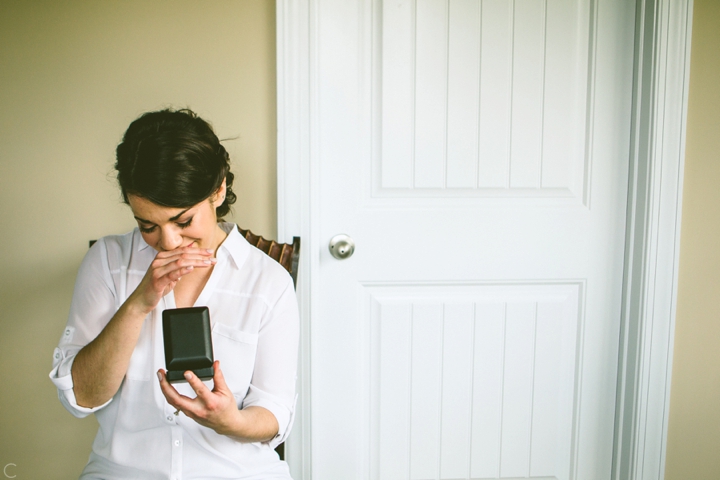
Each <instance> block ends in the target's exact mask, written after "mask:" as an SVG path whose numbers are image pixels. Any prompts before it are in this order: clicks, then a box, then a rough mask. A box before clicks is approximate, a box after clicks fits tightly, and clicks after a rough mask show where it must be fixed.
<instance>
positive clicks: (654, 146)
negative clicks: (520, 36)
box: [276, 0, 693, 480]
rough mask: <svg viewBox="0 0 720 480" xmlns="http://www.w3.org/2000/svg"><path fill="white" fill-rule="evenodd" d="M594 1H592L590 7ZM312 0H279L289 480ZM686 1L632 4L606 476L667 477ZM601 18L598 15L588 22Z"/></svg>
mask: <svg viewBox="0 0 720 480" xmlns="http://www.w3.org/2000/svg"><path fill="white" fill-rule="evenodd" d="M600 1H601V0H591V8H594V9H597V8H598V4H599V2H600ZM317 3H318V0H277V1H276V28H277V32H276V34H277V38H276V42H277V128H278V130H277V132H278V133H277V135H278V136H277V196H278V197H277V198H278V212H277V213H278V239H279V240H280V241H287V240H289V239H291V238H292V236H293V235H300V237H301V238H302V241H303V249H302V250H301V252H300V255H301V260H300V265H301V267H300V271H299V273H298V292H297V293H298V302H299V305H300V318H301V335H300V351H301V355H300V361H299V371H298V393H299V402H298V411H297V413H296V416H295V426H294V429H293V432H292V434H291V436H290V439H289V440H288V442H287V448H286V458H287V460H288V463H289V464H290V469H291V472H292V474H293V478H296V479H298V480H300V479H303V480H309V479H310V478H311V477H312V449H311V448H310V447H311V445H312V432H311V428H310V427H311V423H310V420H311V398H310V391H311V389H310V386H311V379H310V371H311V359H310V356H309V352H310V343H311V339H312V331H311V312H313V311H317V309H316V308H315V303H316V301H315V300H314V297H315V296H314V295H312V292H313V291H317V287H318V285H317V278H316V277H314V276H313V275H312V273H313V272H314V271H317V268H318V267H319V258H320V250H321V249H322V247H323V245H322V244H321V243H320V242H321V241H322V239H319V238H318V234H317V231H316V229H315V228H314V227H313V222H312V220H314V219H315V218H316V217H317V214H318V211H319V209H318V206H319V200H318V194H317V192H318V188H317V185H316V179H317V176H316V173H317V171H318V165H317V159H316V156H315V155H316V152H317V134H318V132H317V125H318V121H317V118H316V112H317V108H315V107H316V101H317V98H318V95H317V92H316V91H315V88H316V87H315V84H314V83H313V82H314V79H315V77H316V71H315V70H314V68H315V67H316V66H317V61H316V60H317V38H316V36H315V35H316V32H317V28H315V27H316V25H317ZM692 7H693V0H637V9H636V28H635V55H634V79H633V104H632V127H631V128H632V132H631V142H630V147H631V148H630V158H629V160H630V168H629V185H628V205H627V225H626V239H625V263H624V279H623V303H622V318H621V331H620V348H619V352H620V353H619V361H618V384H617V400H616V418H615V440H614V446H613V465H612V478H613V479H616V480H620V479H622V480H626V479H627V480H635V479H638V480H639V479H658V480H661V479H662V478H663V477H664V472H665V454H666V444H667V426H668V415H669V400H670V379H671V373H672V357H673V343H674V342H673V340H674V331H675V311H676V298H677V278H678V257H679V245H680V242H679V240H680V217H681V211H682V184H683V169H684V159H685V127H686V112H687V95H688V80H689V71H690V44H691V31H692ZM595 18H597V16H596V17H595Z"/></svg>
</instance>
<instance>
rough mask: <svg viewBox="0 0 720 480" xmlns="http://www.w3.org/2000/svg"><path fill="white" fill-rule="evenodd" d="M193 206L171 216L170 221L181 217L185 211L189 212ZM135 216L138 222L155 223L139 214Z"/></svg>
mask: <svg viewBox="0 0 720 480" xmlns="http://www.w3.org/2000/svg"><path fill="white" fill-rule="evenodd" d="M191 208H192V207H189V208H186V209H185V210H183V211H182V212H180V213H178V214H177V215H175V216H174V217H171V218H170V221H171V222H174V221H175V220H177V219H178V218H180V217H182V216H183V215H185V213H187V211H188V210H190V209H191ZM134 217H135V220H137V221H138V222H142V223H150V224H152V225H155V224H154V223H153V222H151V221H149V220H145V219H144V218H140V217H138V216H137V215H134Z"/></svg>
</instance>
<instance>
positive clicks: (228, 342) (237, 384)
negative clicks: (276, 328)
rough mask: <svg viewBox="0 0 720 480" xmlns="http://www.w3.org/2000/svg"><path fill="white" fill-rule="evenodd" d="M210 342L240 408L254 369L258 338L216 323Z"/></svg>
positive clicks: (254, 334) (253, 334) (252, 334)
mask: <svg viewBox="0 0 720 480" xmlns="http://www.w3.org/2000/svg"><path fill="white" fill-rule="evenodd" d="M212 340H213V355H214V357H215V359H216V360H220V369H221V370H222V373H223V376H224V377H225V382H226V383H227V385H228V387H229V388H230V390H231V391H232V392H233V395H235V400H236V401H237V403H238V407H240V406H241V405H242V401H243V399H244V398H245V395H247V391H248V388H249V387H250V380H252V375H253V370H254V369H255V352H256V351H257V341H258V336H257V334H256V333H247V332H243V331H241V330H238V329H235V328H232V327H228V326H227V325H224V324H222V323H216V324H215V325H213V328H212Z"/></svg>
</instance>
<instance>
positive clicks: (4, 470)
mask: <svg viewBox="0 0 720 480" xmlns="http://www.w3.org/2000/svg"><path fill="white" fill-rule="evenodd" d="M11 465H12V466H13V467H17V465H15V464H14V463H8V464H7V465H5V468H3V473H4V474H5V478H15V477H17V475H10V474H9V473H8V467H9V466H11Z"/></svg>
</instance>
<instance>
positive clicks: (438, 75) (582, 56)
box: [370, 0, 595, 204]
mask: <svg viewBox="0 0 720 480" xmlns="http://www.w3.org/2000/svg"><path fill="white" fill-rule="evenodd" d="M573 12H574V14H573ZM372 15H374V16H375V18H374V19H373V21H372V25H373V33H372V35H373V38H374V45H375V50H374V51H373V56H374V59H373V61H372V65H373V66H372V74H371V77H372V78H373V80H372V84H373V85H375V88H374V91H373V93H372V98H373V100H372V105H373V110H374V112H373V115H372V116H373V118H374V125H375V127H374V131H373V135H374V139H373V145H374V162H373V165H374V166H373V172H370V173H371V175H372V182H371V183H372V193H371V196H372V197H375V198H377V197H382V198H408V197H411V198H418V197H419V198H437V199H442V198H454V197H462V198H468V197H478V198H488V197H490V198H495V197H499V198H507V197H520V198H535V197H540V198H548V197H550V198H560V199H575V200H576V201H577V200H579V201H580V202H582V203H584V204H587V197H588V194H587V189H588V185H589V181H588V178H587V176H588V175H589V174H590V168H589V163H590V158H589V155H590V149H588V148H586V146H587V144H588V142H589V141H590V136H591V135H592V131H591V129H588V128H587V120H588V118H587V111H588V108H590V111H592V105H591V101H592V98H593V95H592V86H593V85H592V79H593V71H594V65H593V64H592V61H593V58H592V56H591V55H589V54H588V52H592V51H593V49H594V47H593V45H594V43H595V38H594V30H593V29H592V28H591V26H592V24H593V22H594V18H593V16H594V15H595V12H594V10H593V9H591V8H590V1H589V0H585V1H576V2H572V1H569V0H510V1H508V0H483V1H477V0H403V1H392V2H379V3H378V5H377V8H375V9H374V10H373V12H372ZM519 33H522V35H520V34H519ZM407 58H412V59H414V60H413V61H411V62H407V61H400V59H407Z"/></svg>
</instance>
